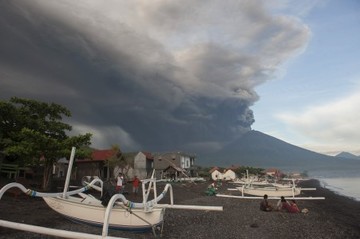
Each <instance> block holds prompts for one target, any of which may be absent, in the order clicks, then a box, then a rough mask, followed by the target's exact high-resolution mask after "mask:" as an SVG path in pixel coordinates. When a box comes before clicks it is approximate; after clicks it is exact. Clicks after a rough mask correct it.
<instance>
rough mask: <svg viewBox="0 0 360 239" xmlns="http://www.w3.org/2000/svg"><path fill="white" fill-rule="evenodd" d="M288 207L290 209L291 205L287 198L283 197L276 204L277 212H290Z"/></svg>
mask: <svg viewBox="0 0 360 239" xmlns="http://www.w3.org/2000/svg"><path fill="white" fill-rule="evenodd" d="M288 207H290V203H289V202H288V201H286V199H285V197H283V196H281V197H280V200H279V201H278V203H277V204H276V210H277V211H284V210H286V211H288Z"/></svg>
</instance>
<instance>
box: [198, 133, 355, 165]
mask: <svg viewBox="0 0 360 239" xmlns="http://www.w3.org/2000/svg"><path fill="white" fill-rule="evenodd" d="M202 157H203V158H202V161H201V162H204V163H205V164H206V165H216V166H230V165H246V166H254V167H262V168H268V167H278V168H283V169H299V170H308V169H312V170H314V169H318V170H321V169H323V168H332V169H336V168H338V167H341V168H347V167H349V166H350V167H351V165H352V164H353V163H354V160H350V159H347V160H346V162H345V161H344V160H341V159H338V158H335V157H333V156H327V155H323V154H319V153H316V152H313V151H310V150H307V149H303V148H300V147H298V146H295V145H292V144H289V143H286V142H284V141H282V140H279V139H277V138H275V137H272V136H269V135H267V134H264V133H261V132H259V131H255V130H252V131H249V132H248V133H246V134H244V135H243V136H242V137H240V138H239V139H237V140H236V141H234V142H232V143H231V144H229V145H227V146H225V147H224V148H223V149H222V150H220V151H218V152H216V153H213V154H208V155H202ZM356 165H359V168H360V164H356Z"/></svg>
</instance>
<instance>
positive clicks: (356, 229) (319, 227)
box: [0, 180, 360, 239]
mask: <svg viewBox="0 0 360 239" xmlns="http://www.w3.org/2000/svg"><path fill="white" fill-rule="evenodd" d="M208 184H209V182H207V183H197V184H196V185H194V184H182V183H175V184H173V190H174V198H175V203H177V204H192V205H216V206H223V207H224V211H223V212H210V211H190V210H175V209H167V211H166V213H165V224H164V231H163V235H162V238H174V239H175V238H249V239H252V238H282V239H283V238H292V239H294V238H339V239H340V238H341V239H343V238H360V202H359V201H354V200H352V199H350V198H347V197H343V196H340V195H337V194H334V193H333V192H331V191H329V190H328V189H326V188H321V187H320V185H319V182H318V181H316V180H308V181H304V182H302V186H303V187H316V188H317V190H316V191H305V192H304V193H303V194H302V195H303V196H324V197H326V199H325V200H316V201H312V200H311V201H310V200H306V201H305V200H303V201H298V206H299V207H300V209H303V208H307V209H308V210H309V212H308V213H306V214H304V213H298V214H290V213H286V212H262V211H260V210H259V203H260V200H249V199H234V198H220V197H215V196H206V195H205V194H204V191H205V190H206V187H207V186H208ZM158 186H159V190H160V189H161V190H162V188H163V185H160V184H159V185H158ZM228 187H232V185H230V184H223V186H222V187H221V188H220V189H219V192H221V193H224V194H225V193H226V194H230V193H232V194H233V195H236V194H239V193H238V192H234V191H228V190H227V188H228ZM129 200H133V201H136V200H135V198H133V196H132V195H129ZM168 202H169V200H166V199H164V203H168ZM271 203H273V204H276V201H271ZM0 212H1V213H0V219H2V220H9V221H13V222H21V223H27V224H32V225H39V226H45V227H49V228H56V229H64V230H73V231H78V232H86V233H93V234H97V235H101V230H102V229H101V228H95V227H90V226H86V225H81V224H76V223H73V222H70V221H68V220H67V219H65V218H63V217H62V216H61V215H59V214H57V213H56V212H54V211H52V210H51V209H50V208H48V206H47V205H46V204H45V203H44V202H43V200H42V199H41V198H30V197H27V196H26V195H25V194H22V195H21V196H19V197H17V198H14V196H12V195H4V196H3V198H2V199H1V200H0ZM109 236H114V237H123V238H134V239H136V238H155V237H154V236H153V234H152V233H151V232H146V233H135V232H128V231H127V232H126V231H116V230H111V231H109ZM3 238H4V239H5V238H29V239H30V238H56V237H51V236H46V235H40V234H35V233H29V232H23V231H17V230H13V229H8V228H5V227H0V239H3Z"/></svg>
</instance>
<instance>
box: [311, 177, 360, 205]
mask: <svg viewBox="0 0 360 239" xmlns="http://www.w3.org/2000/svg"><path fill="white" fill-rule="evenodd" d="M309 176H310V177H311V178H315V179H317V180H319V181H320V185H321V186H322V187H324V188H327V189H329V190H331V191H333V192H335V193H337V194H339V195H342V196H346V197H350V198H353V199H354V200H356V201H360V186H359V183H360V172H359V171H358V170H337V171H327V170H323V171H316V172H309Z"/></svg>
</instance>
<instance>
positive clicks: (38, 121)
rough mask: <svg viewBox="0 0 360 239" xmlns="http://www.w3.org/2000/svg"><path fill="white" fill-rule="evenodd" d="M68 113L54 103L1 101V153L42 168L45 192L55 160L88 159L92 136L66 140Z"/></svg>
mask: <svg viewBox="0 0 360 239" xmlns="http://www.w3.org/2000/svg"><path fill="white" fill-rule="evenodd" d="M63 116H66V117H70V116H71V113H70V111H69V110H68V109H67V108H65V107H64V106H61V105H59V104H55V103H45V102H38V101H35V100H30V99H21V98H17V97H13V98H11V99H10V100H9V101H8V102H7V101H0V129H1V131H0V150H1V151H2V152H3V154H5V156H6V157H8V158H10V159H12V160H13V161H16V162H17V163H18V164H20V165H26V164H31V165H33V164H40V163H41V164H43V165H44V178H43V188H44V189H48V186H49V183H50V181H51V176H52V174H51V170H52V166H53V164H54V162H56V160H57V159H59V158H61V157H64V156H68V155H70V151H71V148H72V147H77V148H78V150H77V156H78V157H79V156H80V157H81V156H88V155H90V150H89V148H88V147H86V146H89V145H90V139H91V134H89V133H87V134H84V135H77V136H72V137H70V136H68V135H67V131H71V130H72V127H71V125H69V124H66V123H64V122H62V118H63Z"/></svg>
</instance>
